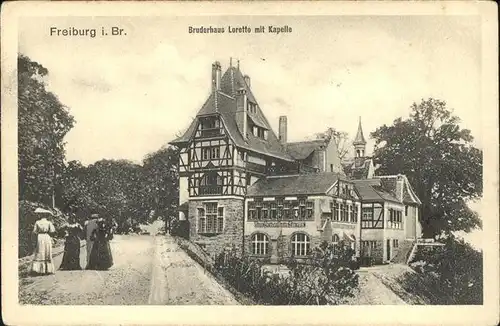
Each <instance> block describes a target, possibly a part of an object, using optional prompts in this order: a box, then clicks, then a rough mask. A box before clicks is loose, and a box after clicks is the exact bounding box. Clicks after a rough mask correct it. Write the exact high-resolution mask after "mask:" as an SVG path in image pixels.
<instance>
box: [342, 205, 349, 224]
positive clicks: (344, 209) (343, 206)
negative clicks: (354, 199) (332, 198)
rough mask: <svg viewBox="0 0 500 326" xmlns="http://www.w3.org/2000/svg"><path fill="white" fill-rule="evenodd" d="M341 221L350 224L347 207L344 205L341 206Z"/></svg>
mask: <svg viewBox="0 0 500 326" xmlns="http://www.w3.org/2000/svg"><path fill="white" fill-rule="evenodd" d="M340 221H341V222H348V216H347V205H346V204H344V203H341V204H340Z"/></svg>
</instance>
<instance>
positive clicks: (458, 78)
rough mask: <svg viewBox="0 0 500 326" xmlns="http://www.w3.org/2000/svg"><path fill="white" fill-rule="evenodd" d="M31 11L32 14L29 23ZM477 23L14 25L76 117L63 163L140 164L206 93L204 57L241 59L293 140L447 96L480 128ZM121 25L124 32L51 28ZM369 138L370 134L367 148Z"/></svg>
mask: <svg viewBox="0 0 500 326" xmlns="http://www.w3.org/2000/svg"><path fill="white" fill-rule="evenodd" d="M33 19H35V20H36V23H34V22H33ZM479 23H480V21H479V20H477V19H476V18H475V17H473V16H454V17H445V16H312V17H311V16H310V17H307V16H306V17H297V16H296V17H287V16H285V17H283V16H282V17H276V16H273V17H265V16H264V17H251V16H248V17H245V16H242V17H238V18H235V17H234V16H233V17H230V16H222V17H221V16H219V17H205V18H202V17H163V18H162V17H157V18H154V17H130V18H107V17H99V18H92V17H72V18H67V17H58V18H30V23H29V24H26V23H25V24H22V23H21V24H20V34H19V36H20V37H19V51H20V52H21V53H23V54H25V55H27V56H29V57H30V58H31V59H32V60H35V61H37V62H39V63H41V64H42V65H44V66H45V67H46V68H47V69H48V70H49V75H48V77H47V85H48V88H49V89H50V90H51V91H52V92H54V93H55V94H56V95H57V96H58V97H59V99H60V100H61V102H62V103H63V104H65V105H66V106H67V107H68V108H69V111H70V113H71V114H72V115H73V116H74V118H75V120H76V124H75V126H74V128H73V129H72V130H71V131H70V132H69V133H68V135H67V137H66V139H65V140H66V142H67V146H66V150H67V159H68V160H74V159H75V160H79V161H81V162H82V163H83V164H91V163H93V162H95V161H97V160H100V159H103V158H107V159H129V160H132V161H135V162H140V161H142V159H143V158H144V156H145V155H146V154H148V153H150V152H153V151H155V150H157V149H159V148H160V147H161V146H163V145H165V144H167V143H168V142H169V141H170V140H172V139H173V138H174V137H175V135H176V134H178V133H180V132H182V131H183V130H184V129H185V128H187V126H188V125H189V122H190V121H191V119H192V118H193V117H194V116H195V115H196V112H197V111H198V110H199V108H200V107H201V105H202V104H203V103H204V102H205V100H206V98H207V97H208V95H209V92H210V83H211V65H212V63H213V62H214V61H220V62H221V65H222V69H223V71H224V70H225V69H227V67H228V66H229V58H230V57H233V58H235V59H234V60H236V59H239V60H240V68H241V70H242V71H243V73H245V74H248V75H249V76H250V78H251V85H252V90H253V92H254V94H255V96H256V98H257V101H258V102H259V105H260V106H261V108H262V109H263V110H264V112H265V114H266V116H267V118H268V120H269V121H270V123H271V125H272V127H273V129H274V130H275V132H276V131H277V126H278V118H279V116H280V115H287V116H288V133H289V134H288V138H289V140H290V141H298V140H303V139H307V138H311V137H313V136H314V134H315V133H317V132H320V131H324V130H326V129H327V128H328V127H334V128H336V129H338V130H341V131H345V132H347V133H348V134H349V137H351V138H353V137H354V136H355V133H356V129H357V122H358V119H359V117H361V119H362V123H363V129H364V134H365V136H366V138H369V134H370V132H372V131H374V130H375V129H376V128H377V127H379V126H381V125H384V124H391V123H392V121H393V120H394V119H396V118H398V117H401V116H403V117H405V116H408V114H409V107H410V105H411V104H412V103H413V102H419V101H420V100H421V99H422V98H428V97H437V98H439V99H443V100H445V101H446V102H447V103H448V105H449V107H450V108H453V109H454V111H455V113H456V114H457V115H458V116H459V117H460V118H461V119H462V125H463V127H465V128H468V129H471V130H472V133H473V135H474V136H475V137H476V144H477V145H478V146H481V139H480V138H481V137H480V136H481V135H480V130H481V129H480V124H481V121H480V115H478V114H477V112H478V110H480V89H481V87H480V68H481V67H480V62H481V61H480V59H481V53H480V52H481V44H480V35H481V34H480V25H479ZM270 24H273V25H275V26H285V25H288V26H289V27H291V28H292V32H291V33H282V34H279V35H274V34H269V33H266V34H260V35H259V34H255V33H251V34H228V33H225V34H219V35H214V34H190V33H188V27H189V26H193V27H200V26H205V27H207V26H213V27H225V28H227V27H228V26H234V27H239V26H250V27H252V28H253V27H258V26H260V25H265V26H268V25H270ZM102 26H104V27H106V28H109V27H111V26H119V27H121V28H123V29H124V30H125V32H126V33H127V35H124V36H108V37H96V38H91V37H83V36H73V37H71V36H66V37H64V36H50V35H49V32H50V27H56V28H68V27H75V28H97V29H98V31H99V30H100V29H101V27H102ZM372 149H373V141H370V140H369V142H368V146H367V152H368V154H370V153H371V151H372Z"/></svg>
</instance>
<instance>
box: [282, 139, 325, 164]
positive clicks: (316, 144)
mask: <svg viewBox="0 0 500 326" xmlns="http://www.w3.org/2000/svg"><path fill="white" fill-rule="evenodd" d="M321 146H325V140H324V139H316V140H310V141H301V142H294V143H287V145H286V151H287V152H288V154H290V156H291V157H293V158H294V159H296V160H303V159H305V158H307V157H308V156H309V155H311V153H312V152H314V151H315V150H317V149H319V148H320V147H321Z"/></svg>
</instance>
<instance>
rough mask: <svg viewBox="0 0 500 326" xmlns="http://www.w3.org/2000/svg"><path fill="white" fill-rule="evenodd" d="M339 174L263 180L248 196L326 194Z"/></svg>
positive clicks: (341, 178)
mask: <svg viewBox="0 0 500 326" xmlns="http://www.w3.org/2000/svg"><path fill="white" fill-rule="evenodd" d="M339 179H340V180H345V181H347V179H346V178H345V177H344V176H342V175H341V174H339V173H331V172H328V173H313V174H300V175H290V176H280V177H267V178H262V179H260V180H259V181H257V182H256V183H254V184H253V185H252V186H250V187H249V188H248V190H247V196H254V197H255V196H295V195H320V194H326V193H327V191H328V189H330V188H331V187H332V186H333V185H334V184H335V183H336V182H337V181H338V180H339Z"/></svg>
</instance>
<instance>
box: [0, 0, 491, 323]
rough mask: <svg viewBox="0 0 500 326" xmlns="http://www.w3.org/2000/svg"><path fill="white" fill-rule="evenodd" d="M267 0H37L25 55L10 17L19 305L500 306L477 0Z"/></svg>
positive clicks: (5, 163)
mask: <svg viewBox="0 0 500 326" xmlns="http://www.w3.org/2000/svg"><path fill="white" fill-rule="evenodd" d="M256 4H257V3H254V4H250V3H247V4H244V3H241V6H240V7H238V6H237V5H238V4H234V3H233V4H231V5H230V4H229V3H228V4H227V5H225V4H213V6H214V7H210V6H211V4H209V3H205V5H206V6H207V7H206V9H207V11H203V9H201V8H202V7H200V8H198V9H196V8H195V7H194V6H193V5H194V4H186V7H184V8H186V9H184V11H183V12H185V14H182V12H181V11H179V10H177V13H175V11H172V12H169V11H168V8H169V7H168V5H167V4H165V6H164V7H163V6H162V5H160V4H157V5H158V11H157V12H155V10H154V7H153V6H152V4H144V6H142V8H146V6H148V5H150V6H149V8H150V9H149V11H147V12H145V13H141V14H137V15H135V14H132V13H131V11H126V12H125V11H124V13H123V14H120V15H119V16H118V15H117V13H116V12H114V13H113V12H112V11H111V8H113V7H112V5H115V6H116V8H117V9H118V8H125V4H123V5H124V6H123V7H120V6H119V3H116V4H111V3H107V4H103V5H104V6H103V7H102V8H101V9H99V8H98V7H97V6H96V7H91V5H92V4H90V3H89V4H88V7H87V6H84V4H83V3H81V4H80V6H82V8H84V7H85V8H95V11H94V12H93V11H91V10H90V11H86V12H85V13H82V14H78V12H77V11H75V10H74V11H70V9H67V10H68V13H67V14H64V13H62V12H60V13H58V14H57V15H56V14H50V13H51V12H52V13H54V12H56V11H54V10H55V9H53V8H55V7H51V8H52V9H50V10H53V11H48V13H47V14H36V15H28V14H27V12H26V11H23V12H21V13H19V12H18V13H16V17H17V18H16V19H17V20H16V33H13V32H12V33H11V34H12V35H11V37H13V38H14V39H13V40H12V41H10V40H9V53H8V59H6V58H7V56H6V53H7V50H6V49H5V47H4V43H5V42H7V41H6V39H5V37H4V36H5V35H6V32H5V35H4V28H5V24H6V23H5V22H4V21H3V22H2V23H3V26H2V32H3V34H2V47H3V48H4V49H3V50H2V51H3V52H2V70H7V71H9V72H11V74H10V75H9V77H8V79H7V78H4V79H3V80H2V102H3V103H5V106H3V107H2V197H3V199H2V202H3V203H7V205H8V206H9V209H8V211H7V210H4V208H2V224H3V225H6V224H9V225H12V226H13V227H9V231H6V229H4V227H2V238H4V233H6V232H10V233H11V234H10V236H9V239H10V240H12V241H13V242H12V243H8V246H9V247H10V248H9V250H12V251H13V253H12V254H10V253H9V257H12V259H17V264H16V263H14V262H13V261H10V259H9V263H7V262H6V258H5V257H6V255H4V248H5V243H3V244H2V262H3V264H2V266H5V265H6V264H9V265H11V267H12V269H14V266H16V265H17V268H16V271H13V272H12V273H14V274H15V275H14V276H13V277H14V279H13V280H12V281H11V282H9V283H11V284H9V288H10V290H11V291H14V292H13V293H15V294H14V295H13V296H12V297H10V299H9V300H10V301H11V303H10V304H11V305H12V304H15V302H16V300H17V307H18V308H16V309H44V307H52V308H57V309H64V307H70V306H87V307H89V309H93V308H90V307H96V306H101V307H111V306H113V307H122V308H123V309H124V310H123V311H124V312H125V313H127V312H128V311H127V309H135V307H139V306H151V307H157V308H158V307H160V306H163V307H165V308H164V309H167V308H168V309H170V308H172V309H174V308H175V306H188V307H191V308H192V309H196V307H200V306H201V307H200V309H203V307H204V306H211V307H215V306H231V307H233V306H234V309H237V308H238V307H237V306H244V307H248V308H250V307H251V306H258V307H262V308H261V309H265V307H267V306H302V308H305V307H310V308H312V307H314V306H332V309H339V308H341V307H344V308H346V309H347V308H349V309H355V308H356V307H357V308H358V309H361V307H360V306H363V307H364V308H366V309H378V308H377V307H379V308H380V309H382V308H383V307H385V306H391V307H392V309H405V306H406V307H408V306H420V307H422V306H441V307H444V308H443V309H446V307H453V306H457V307H458V306H461V307H464V309H469V308H471V309H480V308H481V309H483V308H486V307H490V308H492V309H493V310H491V311H490V313H492V314H493V315H491V314H490V315H488V316H489V319H484V321H482V320H483V319H481V321H482V322H479V323H480V324H483V323H484V322H485V321H491V322H494V318H498V316H497V317H494V316H496V315H495V314H496V313H497V312H498V302H497V303H496V304H493V305H491V301H492V300H493V301H494V300H495V299H496V300H497V301H498V239H497V238H498V103H495V101H492V99H494V98H495V95H494V94H495V93H488V94H486V91H485V90H486V89H490V90H491V89H496V90H495V92H497V93H496V94H497V95H498V89H497V87H490V86H491V85H490V84H488V83H491V79H490V80H486V79H485V78H486V76H485V73H484V71H485V70H490V71H494V72H496V73H498V66H497V64H498V63H497V62H496V61H495V62H494V63H493V65H492V66H491V69H488V66H485V65H486V63H485V59H484V58H485V57H486V56H487V55H488V56H491V54H492V53H494V51H492V50H491V49H490V48H488V47H486V45H487V44H486V43H488V42H489V43H491V42H493V41H494V42H497V41H496V40H493V39H489V38H488V36H487V35H490V34H491V32H490V34H485V33H486V32H485V30H486V29H485V24H486V23H485V16H484V10H479V8H480V7H481V6H480V4H479V3H475V4H476V7H474V6H472V8H476V10H475V11H471V12H470V13H465V12H462V11H459V12H457V13H452V10H451V9H452V8H453V7H451V6H450V10H451V11H450V13H449V14H448V13H446V12H443V11H439V10H437V11H433V12H435V14H432V13H427V14H410V13H409V12H405V13H401V14H398V12H397V11H393V12H391V14H388V12H387V11H376V10H374V11H373V13H371V14H367V12H368V13H369V11H367V10H363V11H361V5H360V6H359V8H360V10H359V11H356V10H354V9H353V10H349V11H348V13H342V12H338V13H335V11H334V10H333V9H332V8H339V7H338V6H337V7H335V6H333V4H330V6H329V7H326V6H325V8H330V9H329V11H328V10H326V9H325V10H326V11H325V12H322V11H321V10H319V8H315V10H312V9H311V12H310V13H307V14H306V13H305V12H306V11H307V3H302V4H300V3H297V6H293V5H291V4H290V8H289V10H290V13H287V12H286V10H285V14H279V15H278V14H277V12H278V8H282V7H277V6H274V7H273V6H272V4H268V3H263V4H267V5H268V6H269V7H268V8H270V9H269V11H266V10H264V9H259V10H258V9H257V6H256ZM283 4H286V3H282V5H283ZM312 4H313V3H311V5H312ZM351 4H352V3H351ZM473 4H474V3H472V4H471V5H473ZM9 5H13V4H9ZM130 5H132V4H130ZM137 5H138V4H137ZM300 5H302V7H301V6H300ZM106 6H107V7H106ZM5 8H9V9H12V8H14V6H12V8H11V7H9V6H5V7H3V9H5ZM33 8H35V7H34V6H33ZM42 8H43V6H42ZM75 8H77V7H75ZM103 8H104V9H103ZM106 8H108V9H109V10H110V11H108V9H106ZM138 8H140V7H138ZM175 8H182V6H180V5H178V7H175ZM189 8H191V9H192V11H190V10H191V9H189ZM217 8H219V9H217ZM221 8H222V9H224V8H226V10H222V9H221ZM228 8H234V11H233V12H232V11H230V10H229V9H228ZM254 8H255V10H256V13H255V14H254V13H253V12H252V11H253V9H254ZM294 8H295V9H294ZM300 8H304V9H303V10H304V14H301V10H302V9H300ZM346 8H353V7H346ZM363 8H367V7H366V6H364V7H363ZM271 9H272V10H271ZM407 9H408V8H407ZM490 9H494V6H490ZM33 10H34V9H33ZM71 10H73V8H72V9H71ZM330 11H331V13H330ZM12 12H13V11H8V13H12ZM257 12H258V13H257ZM2 14H3V16H2V20H4V18H5V17H7V13H6V12H5V10H2ZM491 17H493V18H494V16H491V15H490V18H491ZM495 21H496V19H495ZM495 26H496V25H495ZM490 29H491V28H490ZM495 33H497V32H496V31H495ZM491 35H493V36H494V34H491ZM491 44H497V43H491ZM485 49H486V50H485ZM495 51H497V48H495ZM491 58H493V56H491ZM495 65H496V66H495ZM6 67H8V69H5V68H6ZM494 77H495V79H496V78H497V77H498V76H497V75H495V74H494ZM6 81H8V83H12V84H7V85H6V83H5V82H6ZM9 85H10V86H9ZM12 85H14V86H12ZM497 85H498V84H497ZM497 95H496V99H497V100H498V96H497ZM4 96H5V97H6V96H9V99H10V100H7V101H4ZM10 104H12V105H10ZM7 128H8V131H6V130H7ZM12 130H13V131H12ZM7 148H8V153H7ZM10 154H13V155H14V157H13V156H11V155H10ZM6 182H12V183H14V185H13V186H8V185H7V184H6ZM14 190H15V191H14ZM4 195H5V196H4ZM2 206H3V207H4V206H5V205H2ZM6 209H7V208H6ZM6 221H9V222H6ZM10 221H12V222H10ZM16 231H17V234H16ZM486 252H488V255H489V257H491V259H490V260H488V259H486V258H485V257H486ZM15 254H17V257H14V255H15ZM487 264H490V265H488V266H490V267H489V269H490V270H491V269H493V270H492V271H493V273H491V272H490V273H489V274H488V273H487V270H488V266H487ZM495 268H496V269H495ZM12 273H11V274H12ZM492 274H493V277H492V276H491V275H492ZM6 275H7V274H5V273H4V272H3V271H2V283H3V284H4V283H5V278H6V277H7V276H6ZM9 275H10V274H9ZM488 275H489V276H488ZM495 275H496V276H495ZM16 281H17V282H16ZM490 286H491V287H490ZM488 293H490V294H488ZM487 298H490V299H487ZM488 302H489V303H488ZM493 303H494V302H493ZM124 306H127V307H130V308H125V307H124ZM333 306H335V307H336V308H335V307H333ZM58 307H60V308H58ZM495 307H496V308H495ZM255 308H256V307H255ZM364 308H363V309H364ZM495 309H496V310H495ZM20 311H21V310H20ZM26 311H27V310H26ZM54 311H58V310H54ZM61 311H62V310H61ZM65 311H66V312H65V313H66V314H71V313H70V310H65ZM88 311H92V310H88ZM131 311H132V310H130V312H131ZM155 311H156V310H155ZM161 311H163V310H159V311H158V313H160V314H166V315H168V313H164V312H161ZM164 311H168V310H164ZM193 311H195V310H193ZM235 311H236V310H235ZM256 311H258V310H256ZM322 311H323V310H322ZM353 311H354V310H353ZM366 311H372V310H366ZM373 311H375V310H373ZM385 311H388V310H385ZM457 311H459V310H457ZM476 311H485V310H476ZM324 312H325V313H326V314H329V313H328V312H327V311H324ZM283 313H284V314H285V315H286V314H287V313H286V312H284V311H283ZM386 313H387V312H386ZM193 314H196V313H195V312H193ZM257 314H258V312H257ZM332 314H333V310H332ZM354 314H356V313H354ZM358 314H359V313H358ZM375 314H376V313H375ZM166 315H164V316H163V318H165V322H166V321H168V320H169V319H168V318H169V317H168V316H166ZM410 315H412V316H414V317H415V318H418V314H415V313H412V314H409V315H408V316H407V317H409V316H410ZM344 316H345V315H344ZM484 316H486V315H484ZM17 317H19V316H17ZM17 317H16V318H17ZM186 317H188V316H186ZM226 317H227V316H226ZM288 317H290V316H288ZM364 317H366V318H368V316H364ZM385 317H387V318H389V316H385ZM493 317H494V318H493ZM26 318H27V317H26ZM31 318H33V316H32V317H31ZM89 318H90V317H89ZM116 318H119V316H118V315H117V316H116ZM144 318H146V317H144ZM176 318H180V317H179V316H177V317H176ZM199 318H200V320H202V319H201V318H202V316H199ZM221 318H222V317H221ZM234 318H236V317H234ZM283 318H285V317H283ZM356 318H357V317H356ZM398 318H401V322H402V321H404V320H405V319H404V318H405V316H400V317H398ZM422 318H424V317H422ZM442 318H444V319H443V320H446V318H447V317H446V316H445V317H442ZM449 318H457V319H456V320H458V321H460V319H459V318H458V317H457V316H454V317H453V316H450V317H449ZM467 318H469V319H467V320H471V319H470V318H472V317H471V316H467ZM484 318H487V317H484ZM491 318H493V319H491ZM13 320H16V321H18V320H20V319H13ZM30 320H31V319H30ZM33 320H35V321H36V318H34V319H33ZM138 320H140V319H138ZM177 320H179V319H177ZM283 320H285V319H283ZM303 320H308V319H307V318H306V319H303ZM368 320H369V318H368V319H366V320H365V322H368ZM388 320H392V319H388ZM395 320H396V319H395ZM397 320H399V319H397ZM440 320H441V319H440ZM84 321H85V320H84ZM326 321H328V319H326ZM353 321H355V320H354V319H353V320H351V321H349V320H346V321H345V322H346V323H348V322H353ZM60 322H62V321H60ZM68 322H69V321H68ZM82 322H83V321H80V323H82ZM89 322H90V319H89ZM144 322H145V321H144ZM206 322H208V320H206ZM226 322H227V321H226ZM269 322H273V320H269ZM269 322H268V323H269ZM289 322H290V323H293V322H294V321H293V320H292V321H289ZM329 322H334V321H333V320H331V319H330V320H329ZM337 322H339V321H337ZM407 322H408V321H407ZM121 323H123V322H121ZM139 323H142V322H139ZM220 323H221V324H223V322H222V321H221V322H220ZM224 323H225V322H224ZM360 323H361V322H360ZM415 324H416V323H415Z"/></svg>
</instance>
